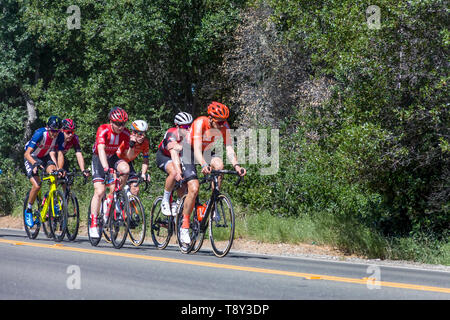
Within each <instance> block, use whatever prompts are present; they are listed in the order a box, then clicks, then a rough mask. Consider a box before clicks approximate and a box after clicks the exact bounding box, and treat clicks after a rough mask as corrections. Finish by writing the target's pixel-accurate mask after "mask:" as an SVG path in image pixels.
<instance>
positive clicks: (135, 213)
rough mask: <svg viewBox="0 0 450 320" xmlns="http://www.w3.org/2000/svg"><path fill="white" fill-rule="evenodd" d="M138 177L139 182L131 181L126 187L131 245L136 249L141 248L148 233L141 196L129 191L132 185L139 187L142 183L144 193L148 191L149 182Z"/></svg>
mask: <svg viewBox="0 0 450 320" xmlns="http://www.w3.org/2000/svg"><path fill="white" fill-rule="evenodd" d="M138 176H139V178H138V180H137V181H130V182H128V184H127V185H126V187H125V192H126V193H127V196H128V200H129V207H130V226H129V228H128V235H129V236H130V239H131V243H132V244H133V245H134V246H136V247H138V246H140V245H141V244H142V243H143V242H144V240H145V235H146V232H147V221H146V217H145V210H144V206H143V205H142V202H141V199H140V198H139V196H137V195H134V194H132V193H131V192H130V191H129V190H130V184H131V183H133V184H135V185H136V186H138V185H139V184H141V183H142V182H144V183H145V187H144V190H143V191H144V192H145V191H147V188H148V182H147V181H145V180H143V179H142V178H141V175H140V174H139V175H138ZM141 192H142V191H141Z"/></svg>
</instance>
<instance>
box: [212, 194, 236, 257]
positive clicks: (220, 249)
mask: <svg viewBox="0 0 450 320" xmlns="http://www.w3.org/2000/svg"><path fill="white" fill-rule="evenodd" d="M213 209H214V210H213V212H211V215H210V216H209V240H210V241H211V246H212V249H213V251H214V254H215V255H216V256H217V257H219V258H222V257H224V256H226V255H227V253H228V252H229V251H230V249H231V246H232V245H233V239H234V210H233V206H232V205H231V201H230V199H229V198H228V197H227V196H226V195H224V194H220V195H219V196H218V197H217V200H216V203H215V208H213Z"/></svg>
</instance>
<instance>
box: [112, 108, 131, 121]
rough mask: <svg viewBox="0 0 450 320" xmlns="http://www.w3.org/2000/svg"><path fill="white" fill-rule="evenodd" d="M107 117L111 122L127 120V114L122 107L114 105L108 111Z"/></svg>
mask: <svg viewBox="0 0 450 320" xmlns="http://www.w3.org/2000/svg"><path fill="white" fill-rule="evenodd" d="M108 118H109V120H111V121H112V122H127V121H128V114H127V113H126V111H125V110H123V109H122V108H120V107H114V108H112V109H111V111H110V112H109V115H108Z"/></svg>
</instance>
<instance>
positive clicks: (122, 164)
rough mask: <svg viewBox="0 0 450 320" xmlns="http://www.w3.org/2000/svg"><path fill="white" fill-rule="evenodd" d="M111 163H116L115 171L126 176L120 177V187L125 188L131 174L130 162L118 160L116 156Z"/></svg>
mask: <svg viewBox="0 0 450 320" xmlns="http://www.w3.org/2000/svg"><path fill="white" fill-rule="evenodd" d="M111 161H114V169H116V170H117V171H118V172H120V173H121V174H125V175H123V176H120V178H119V180H120V186H121V188H123V187H124V186H125V184H126V183H127V180H128V175H129V173H130V166H129V165H128V162H126V161H125V160H122V159H119V158H117V156H116V155H114V156H112V157H111Z"/></svg>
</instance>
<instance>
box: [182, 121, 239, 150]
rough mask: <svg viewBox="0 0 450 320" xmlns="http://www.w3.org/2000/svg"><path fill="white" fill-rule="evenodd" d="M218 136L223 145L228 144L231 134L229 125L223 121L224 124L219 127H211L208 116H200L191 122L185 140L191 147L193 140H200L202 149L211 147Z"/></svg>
mask: <svg viewBox="0 0 450 320" xmlns="http://www.w3.org/2000/svg"><path fill="white" fill-rule="evenodd" d="M220 136H222V138H223V144H224V145H230V144H231V143H232V141H231V134H230V125H229V124H228V122H226V121H225V124H224V125H223V126H222V127H221V128H220V130H219V129H214V128H211V126H210V125H209V118H208V117H205V116H202V117H198V118H197V119H195V120H194V122H192V125H191V128H190V129H189V132H188V134H187V136H186V140H187V141H188V143H189V144H190V145H191V146H192V147H193V146H194V141H201V143H202V151H205V150H208V149H211V148H212V147H213V146H214V143H215V142H216V139H218V138H219V137H220Z"/></svg>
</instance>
